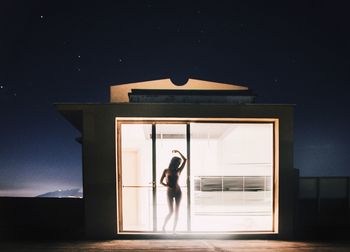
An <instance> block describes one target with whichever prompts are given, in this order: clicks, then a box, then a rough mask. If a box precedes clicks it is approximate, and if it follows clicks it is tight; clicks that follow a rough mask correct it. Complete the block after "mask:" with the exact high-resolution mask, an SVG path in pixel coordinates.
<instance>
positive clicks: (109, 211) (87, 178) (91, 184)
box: [59, 104, 298, 239]
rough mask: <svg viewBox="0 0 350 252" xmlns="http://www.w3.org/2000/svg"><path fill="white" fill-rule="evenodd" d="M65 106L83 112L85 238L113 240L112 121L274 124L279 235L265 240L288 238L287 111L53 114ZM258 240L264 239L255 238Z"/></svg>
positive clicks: (108, 108)
mask: <svg viewBox="0 0 350 252" xmlns="http://www.w3.org/2000/svg"><path fill="white" fill-rule="evenodd" d="M65 106H66V109H69V110H74V108H75V110H83V166H84V168H83V186H84V199H85V225H86V234H87V236H88V237H91V238H116V237H117V231H116V227H117V208H116V205H117V201H116V195H117V194H116V190H117V186H116V181H117V180H116V179H117V178H116V176H117V175H116V156H115V153H116V149H115V146H116V145H115V140H116V136H115V117H162V118H163V117H177V118H181V117H182V118H191V117H192V118H278V119H279V169H280V170H279V230H278V232H279V233H278V235H270V236H267V237H268V238H278V239H291V238H292V237H293V231H294V213H295V205H296V196H297V193H296V192H297V187H296V184H297V182H296V181H297V175H298V174H297V173H296V172H295V169H294V168H293V118H294V115H293V106H286V105H258V104H254V105H227V104H226V105H224V104H222V105H203V104H202V105H199V104H100V105H93V104H91V105H88V104H87V105H60V108H59V109H60V110H64V108H65ZM246 236H248V237H250V238H251V237H255V235H246ZM234 237H235V238H237V235H235V236H234ZM263 237H266V236H264V235H256V238H263Z"/></svg>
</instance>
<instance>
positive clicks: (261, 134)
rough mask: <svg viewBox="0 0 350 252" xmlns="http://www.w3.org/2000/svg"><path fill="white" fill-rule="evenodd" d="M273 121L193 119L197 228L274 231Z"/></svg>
mask: <svg viewBox="0 0 350 252" xmlns="http://www.w3.org/2000/svg"><path fill="white" fill-rule="evenodd" d="M272 176H273V124H272V123H259V124H258V123H192V124H191V179H192V181H193V182H192V183H191V184H192V189H191V190H192V194H191V195H192V199H191V202H192V208H191V211H192V213H191V222H192V227H191V228H192V230H193V231H221V232H223V231H271V230H272V228H273V227H272V225H273V219H272V218H273V217H272V207H273V205H272V184H271V181H273V180H272Z"/></svg>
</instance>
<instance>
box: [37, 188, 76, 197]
mask: <svg viewBox="0 0 350 252" xmlns="http://www.w3.org/2000/svg"><path fill="white" fill-rule="evenodd" d="M36 197H39V198H82V197H83V192H82V191H81V190H80V188H74V189H68V190H57V191H54V192H47V193H44V194H40V195H38V196H36Z"/></svg>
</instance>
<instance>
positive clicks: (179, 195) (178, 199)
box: [173, 188, 182, 232]
mask: <svg viewBox="0 0 350 252" xmlns="http://www.w3.org/2000/svg"><path fill="white" fill-rule="evenodd" d="M181 198H182V192H181V189H180V188H178V189H177V192H176V194H175V218H174V227H173V232H175V230H176V226H177V220H178V219H179V209H180V202H181Z"/></svg>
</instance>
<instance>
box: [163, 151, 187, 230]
mask: <svg viewBox="0 0 350 252" xmlns="http://www.w3.org/2000/svg"><path fill="white" fill-rule="evenodd" d="M172 153H178V154H179V155H180V157H181V158H179V157H173V158H172V159H171V160H170V164H169V167H168V169H165V170H164V171H163V174H162V177H161V178H160V183H161V184H162V185H164V186H166V187H167V197H168V206H169V213H168V215H167V216H166V217H165V220H164V224H163V232H165V226H166V224H167V223H168V221H169V219H170V217H171V215H172V214H173V212H174V199H175V218H174V226H173V232H175V229H176V225H177V220H178V217H179V207H180V202H181V197H182V192H181V188H180V186H179V184H178V180H179V176H180V174H181V172H182V170H183V168H184V167H185V164H186V161H187V159H186V158H185V156H184V155H182V154H181V152H180V151H178V150H173V151H172ZM181 161H182V162H181ZM164 178H166V182H165V183H164V181H163V180H164Z"/></svg>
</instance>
